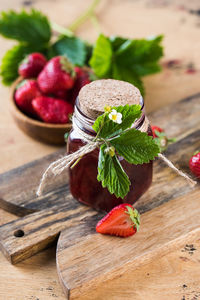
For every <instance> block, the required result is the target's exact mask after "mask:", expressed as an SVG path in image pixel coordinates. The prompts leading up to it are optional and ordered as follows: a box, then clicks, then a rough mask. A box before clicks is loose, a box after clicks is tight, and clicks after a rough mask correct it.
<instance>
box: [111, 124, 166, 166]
mask: <svg viewBox="0 0 200 300" xmlns="http://www.w3.org/2000/svg"><path fill="white" fill-rule="evenodd" d="M110 144H111V145H112V146H114V147H115V149H116V151H117V153H118V154H119V155H120V156H123V157H124V158H125V159H126V160H127V161H128V162H129V163H131V164H135V165H137V164H143V163H148V162H150V161H151V160H153V159H154V158H155V157H156V156H157V155H158V153H159V152H160V149H159V147H158V145H157V143H156V142H155V141H154V139H153V138H152V137H151V136H148V135H147V134H146V133H145V132H141V131H139V130H136V129H134V128H132V129H129V130H127V131H125V132H123V133H122V134H121V135H120V136H119V137H116V138H113V139H112V140H110Z"/></svg>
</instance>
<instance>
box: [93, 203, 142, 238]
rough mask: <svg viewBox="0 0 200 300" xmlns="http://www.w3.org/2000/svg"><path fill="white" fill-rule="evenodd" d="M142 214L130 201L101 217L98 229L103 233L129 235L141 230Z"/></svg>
mask: <svg viewBox="0 0 200 300" xmlns="http://www.w3.org/2000/svg"><path fill="white" fill-rule="evenodd" d="M139 225H140V215H139V213H138V211H137V210H136V209H135V208H133V206H132V205H130V204H128V203H124V204H120V205H118V206H116V207H114V208H113V209H112V210H111V211H110V212H109V213H108V214H107V215H106V216H105V217H104V218H103V219H101V220H100V221H99V222H98V224H97V226H96V231H97V232H99V233H103V234H110V235H116V236H121V237H127V236H130V235H133V234H135V233H136V232H137V231H138V230H139Z"/></svg>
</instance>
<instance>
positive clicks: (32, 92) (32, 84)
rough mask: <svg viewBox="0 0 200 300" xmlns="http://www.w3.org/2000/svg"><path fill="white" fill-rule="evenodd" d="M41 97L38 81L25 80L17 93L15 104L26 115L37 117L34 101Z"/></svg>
mask: <svg viewBox="0 0 200 300" xmlns="http://www.w3.org/2000/svg"><path fill="white" fill-rule="evenodd" d="M39 96H41V92H40V90H39V87H38V84H37V81H36V80H23V81H22V82H21V83H20V84H19V85H18V87H17V89H16V91H15V102H16V104H17V106H18V107H19V109H20V110H21V111H23V112H24V113H27V114H31V115H35V111H34V109H33V106H32V100H33V99H34V98H36V97H39Z"/></svg>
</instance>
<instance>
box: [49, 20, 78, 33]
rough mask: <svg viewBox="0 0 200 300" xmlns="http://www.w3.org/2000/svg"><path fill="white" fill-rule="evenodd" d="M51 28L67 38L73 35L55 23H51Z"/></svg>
mask: <svg viewBox="0 0 200 300" xmlns="http://www.w3.org/2000/svg"><path fill="white" fill-rule="evenodd" d="M51 28H52V29H53V30H55V31H56V32H58V33H60V34H64V35H66V36H69V37H71V36H74V33H73V32H72V31H71V30H70V29H68V28H65V27H63V26H60V25H59V24H57V23H55V22H51Z"/></svg>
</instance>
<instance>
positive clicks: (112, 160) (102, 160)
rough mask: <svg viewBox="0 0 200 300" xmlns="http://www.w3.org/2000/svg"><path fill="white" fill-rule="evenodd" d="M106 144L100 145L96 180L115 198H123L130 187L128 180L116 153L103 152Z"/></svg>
mask: <svg viewBox="0 0 200 300" xmlns="http://www.w3.org/2000/svg"><path fill="white" fill-rule="evenodd" d="M106 147H107V146H106V145H105V144H104V145H102V146H101V148H100V151H99V162H98V176H97V179H98V181H101V182H102V186H103V187H104V188H105V187H106V188H107V189H108V190H109V192H110V193H111V194H115V196H116V197H117V198H119V197H121V198H124V197H125V196H126V195H127V193H128V191H129V187H130V184H131V183H130V180H129V178H128V176H127V174H126V173H125V172H124V170H123V168H122V166H121V164H120V162H119V160H118V158H117V157H116V155H114V156H111V155H109V154H108V153H105V149H106Z"/></svg>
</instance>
